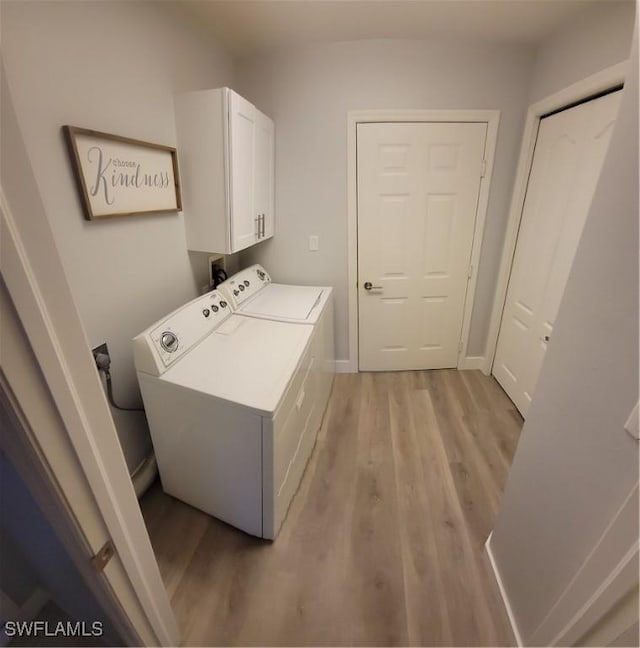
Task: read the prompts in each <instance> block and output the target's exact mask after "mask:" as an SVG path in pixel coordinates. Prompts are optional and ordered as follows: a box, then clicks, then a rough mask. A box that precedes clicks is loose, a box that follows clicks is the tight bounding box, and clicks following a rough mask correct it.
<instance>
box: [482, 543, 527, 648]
mask: <svg viewBox="0 0 640 648" xmlns="http://www.w3.org/2000/svg"><path fill="white" fill-rule="evenodd" d="M492 536H493V531H492V532H491V533H490V534H489V537H488V538H487V541H486V542H485V545H484V548H485V551H486V552H487V556H489V562H490V563H491V569H492V570H493V576H494V578H495V579H496V583H497V584H498V589H499V590H500V596H501V597H502V602H503V603H504V607H505V610H506V611H507V616H508V617H509V623H510V624H511V630H513V636H514V637H515V638H516V643H517V644H518V646H523V645H524V644H523V643H522V637H521V636H520V631H519V630H518V624H517V623H516V618H515V616H514V614H513V610H512V609H511V603H510V602H509V597H508V596H507V591H506V590H505V588H504V584H503V583H502V578H501V577H500V572H499V570H498V565H496V561H495V559H494V557H493V553H492V551H491V537H492Z"/></svg>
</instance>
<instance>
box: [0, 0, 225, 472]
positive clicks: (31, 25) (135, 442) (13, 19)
mask: <svg viewBox="0 0 640 648" xmlns="http://www.w3.org/2000/svg"><path fill="white" fill-rule="evenodd" d="M0 11H1V14H0V17H1V26H2V54H3V58H4V62H5V66H6V76H7V81H8V85H9V88H10V91H11V95H12V98H13V102H14V104H15V108H16V113H17V116H18V121H19V126H20V129H21V131H22V136H23V138H24V143H25V147H26V150H27V153H28V155H29V158H30V162H31V165H32V167H33V171H34V174H35V177H36V181H37V184H38V188H39V191H40V194H41V198H42V201H43V203H44V205H45V209H46V212H47V215H48V218H49V221H50V224H51V228H52V230H53V233H54V237H55V241H56V245H57V247H58V250H59V253H60V256H61V258H62V263H63V266H64V269H65V272H66V275H67V278H68V281H69V285H70V287H71V291H72V293H73V297H74V300H75V302H76V305H77V307H78V311H79V313H80V316H81V319H82V322H83V324H84V326H85V329H86V331H87V336H88V338H89V341H90V344H91V345H92V346H95V345H98V344H100V343H102V342H104V341H106V342H107V343H108V345H109V350H110V352H111V356H112V361H113V363H112V374H113V381H114V391H115V397H116V400H117V401H119V403H121V404H122V405H124V406H135V405H136V404H139V403H140V397H139V391H138V386H137V380H136V377H135V371H134V366H133V355H132V352H131V338H132V337H133V336H134V335H136V334H137V333H139V332H140V331H141V330H143V329H144V328H146V327H147V326H149V325H150V324H151V323H153V322H154V321H156V320H157V319H158V318H159V317H161V316H162V315H164V314H166V313H167V312H169V311H170V310H172V309H173V308H176V307H177V306H179V305H180V304H182V303H184V302H185V301H187V300H189V299H191V298H192V297H194V296H195V295H196V294H197V293H196V285H195V281H194V273H193V272H192V267H191V263H190V260H189V256H188V254H187V251H186V249H185V242H184V227H183V217H182V215H176V214H160V215H153V216H139V217H133V218H124V219H114V220H109V221H103V222H88V221H85V220H84V218H83V215H82V211H81V208H80V203H79V200H78V195H77V192H76V187H75V185H74V182H73V176H72V173H71V167H70V165H69V160H68V157H67V151H66V148H65V144H64V140H63V137H62V134H61V130H60V128H61V126H62V125H63V124H72V125H75V126H82V127H86V128H93V129H96V130H102V131H106V132H109V133H115V134H118V135H124V136H129V137H134V138H137V139H142V140H147V141H151V142H159V143H162V144H168V145H171V146H175V142H176V137H175V126H174V117H173V93H174V92H176V91H182V90H187V89H199V88H208V87H216V86H221V85H229V84H230V83H231V75H232V72H233V69H232V63H231V60H230V58H229V57H228V56H227V54H225V53H224V52H222V51H221V50H219V49H218V48H217V47H216V45H215V43H214V42H213V41H212V40H211V39H206V38H205V37H203V36H202V35H201V34H199V33H198V32H197V31H196V30H194V28H193V26H191V25H187V24H185V23H183V22H182V19H181V18H180V16H179V14H178V13H175V12H170V11H169V10H168V9H166V8H165V7H164V6H163V3H157V2H110V1H104V0H98V1H96V2H63V1H56V2H12V1H3V2H2V3H1V5H0ZM22 217H28V215H27V214H25V215H22ZM119 415H120V418H123V419H126V420H122V421H119V423H120V424H119V425H118V432H119V436H120V441H121V444H122V446H123V450H124V452H125V456H126V458H127V463H128V465H129V469H130V470H131V469H133V468H134V467H135V466H136V465H137V464H138V463H139V462H140V460H141V459H142V457H143V456H144V455H145V454H146V452H148V448H149V443H150V441H149V436H148V431H147V429H146V425H145V423H144V421H143V419H142V418H141V417H139V416H138V417H136V415H135V414H134V415H127V414H124V413H119ZM116 423H117V424H118V421H116Z"/></svg>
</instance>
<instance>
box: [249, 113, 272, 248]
mask: <svg viewBox="0 0 640 648" xmlns="http://www.w3.org/2000/svg"><path fill="white" fill-rule="evenodd" d="M255 114H256V129H255V152H256V165H255V171H254V173H255V179H254V181H255V209H256V212H257V214H258V215H261V214H264V224H263V225H262V227H261V232H260V234H259V239H260V240H264V239H267V238H271V237H272V236H273V220H274V213H273V212H274V196H273V193H274V127H273V121H272V120H271V119H269V118H268V117H267V116H266V115H263V114H262V113H261V112H260V111H259V110H256V111H255Z"/></svg>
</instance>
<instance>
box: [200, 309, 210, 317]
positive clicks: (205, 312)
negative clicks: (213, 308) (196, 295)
mask: <svg viewBox="0 0 640 648" xmlns="http://www.w3.org/2000/svg"><path fill="white" fill-rule="evenodd" d="M202 314H203V315H204V316H205V317H209V315H211V312H210V311H209V309H208V308H204V309H203V310H202Z"/></svg>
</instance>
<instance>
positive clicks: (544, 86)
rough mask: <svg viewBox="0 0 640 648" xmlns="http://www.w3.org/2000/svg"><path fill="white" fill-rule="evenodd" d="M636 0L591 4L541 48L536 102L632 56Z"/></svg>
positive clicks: (534, 92) (534, 83)
mask: <svg viewBox="0 0 640 648" xmlns="http://www.w3.org/2000/svg"><path fill="white" fill-rule="evenodd" d="M634 12H635V1H634V0H626V1H625V2H618V1H616V0H609V1H608V2H606V3H601V4H597V5H594V6H592V7H588V8H587V9H586V10H585V11H583V12H581V13H580V14H578V16H577V17H576V18H574V19H572V20H571V21H570V22H568V23H566V24H564V25H562V26H560V27H559V28H558V29H557V30H556V31H555V32H554V33H553V34H551V35H550V36H549V37H548V38H546V39H545V40H544V41H543V42H542V43H541V44H540V45H539V46H538V48H537V52H536V62H535V66H534V70H533V77H532V81H531V91H530V94H529V97H530V103H535V102H536V101H539V100H540V99H543V98H544V97H547V96H549V95H551V94H553V93H554V92H557V91H558V90H562V89H563V88H566V87H567V86H569V85H571V84H572V83H575V82H576V81H580V80H581V79H584V78H585V77H587V76H589V75H590V74H594V73H595V72H599V71H600V70H603V69H605V68H607V67H609V66H611V65H615V64H616V63H620V61H624V60H626V59H627V58H628V56H629V46H630V44H631V36H632V34H633V23H634Z"/></svg>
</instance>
